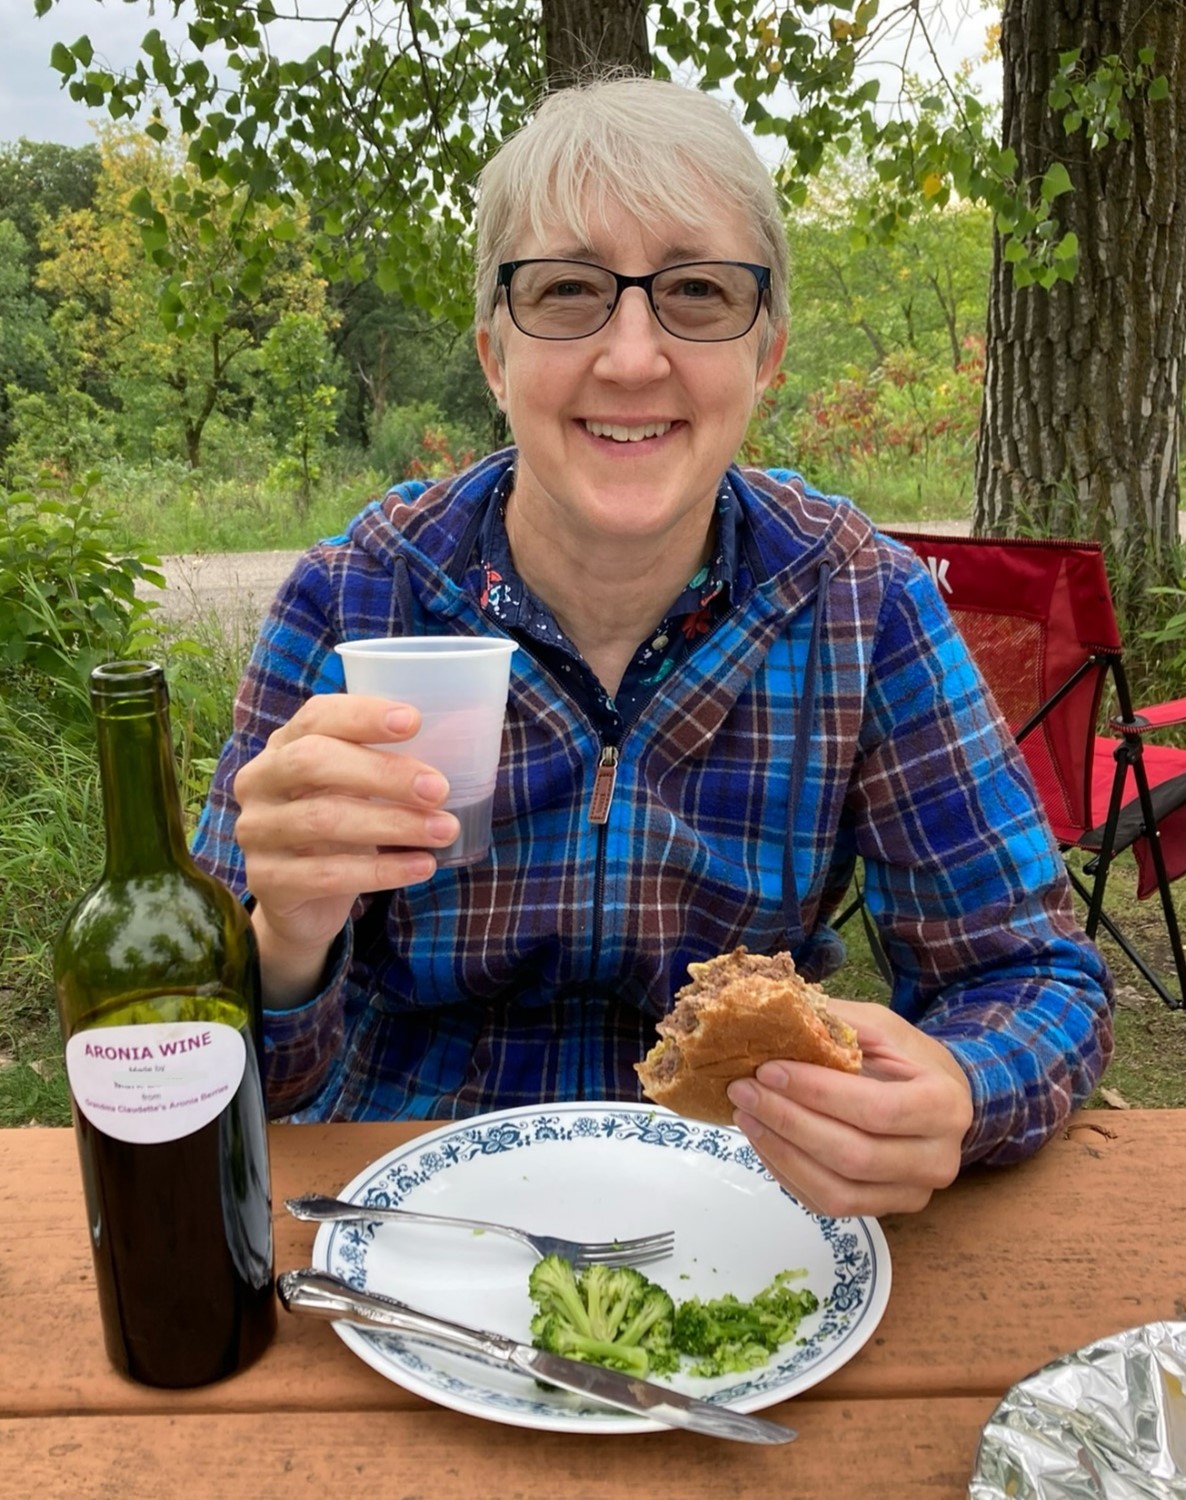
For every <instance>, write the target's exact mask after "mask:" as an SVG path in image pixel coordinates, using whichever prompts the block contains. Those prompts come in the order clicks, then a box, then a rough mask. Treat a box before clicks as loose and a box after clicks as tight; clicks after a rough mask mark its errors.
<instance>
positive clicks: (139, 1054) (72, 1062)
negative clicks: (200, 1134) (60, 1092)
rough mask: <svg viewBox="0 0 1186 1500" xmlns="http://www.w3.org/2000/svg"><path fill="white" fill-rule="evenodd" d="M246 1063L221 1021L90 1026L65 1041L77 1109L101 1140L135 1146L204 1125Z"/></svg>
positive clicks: (235, 1035) (239, 1041) (234, 1035)
mask: <svg viewBox="0 0 1186 1500" xmlns="http://www.w3.org/2000/svg"><path fill="white" fill-rule="evenodd" d="M246 1065H247V1044H246V1042H245V1041H244V1038H243V1033H242V1032H241V1031H239V1030H237V1029H236V1028H235V1027H234V1026H226V1025H223V1024H222V1022H220V1021H169V1022H148V1023H146V1024H144V1025H138V1026H94V1027H91V1028H90V1029H89V1030H87V1031H76V1032H75V1033H74V1035H73V1036H72V1037H71V1038H70V1040H69V1041H68V1042H67V1043H66V1076H67V1077H68V1078H69V1080H70V1090H71V1092H72V1093H73V1095H74V1102H75V1104H76V1105H77V1106H78V1109H79V1110H80V1111H81V1113H82V1114H83V1115H85V1116H86V1118H87V1119H88V1120H89V1121H90V1123H91V1124H92V1125H93V1126H94V1127H95V1129H96V1130H101V1131H102V1132H103V1133H104V1135H110V1136H114V1137H115V1139H116V1140H117V1141H130V1142H131V1143H132V1144H133V1145H138V1146H143V1145H152V1144H155V1143H157V1142H161V1141H176V1140H179V1139H180V1138H181V1137H182V1136H185V1135H193V1133H194V1132H195V1131H197V1130H201V1128H202V1126H203V1125H209V1123H210V1121H211V1120H214V1119H217V1118H218V1116H219V1115H220V1114H221V1113H222V1111H223V1110H224V1109H225V1108H226V1107H227V1105H228V1104H229V1103H230V1102H231V1100H232V1099H233V1098H234V1097H235V1090H236V1089H237V1088H238V1087H239V1083H240V1081H241V1080H242V1077H243V1069H244V1068H245V1067H246Z"/></svg>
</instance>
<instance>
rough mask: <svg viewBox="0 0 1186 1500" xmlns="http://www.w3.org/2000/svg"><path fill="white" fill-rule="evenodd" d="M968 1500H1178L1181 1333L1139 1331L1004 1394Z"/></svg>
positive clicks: (1164, 1326) (1185, 1449)
mask: <svg viewBox="0 0 1186 1500" xmlns="http://www.w3.org/2000/svg"><path fill="white" fill-rule="evenodd" d="M968 1500H1186V1323H1146V1324H1144V1325H1143V1326H1142V1327H1140V1328H1130V1329H1128V1330H1127V1332H1125V1333H1118V1334H1115V1335H1113V1336H1112V1337H1111V1338H1106V1339H1100V1340H1099V1342H1098V1343H1094V1344H1088V1345H1087V1346H1086V1347H1085V1348H1083V1349H1078V1350H1076V1351H1075V1353H1074V1354H1065V1355H1063V1356H1062V1358H1061V1359H1056V1360H1055V1361H1054V1362H1053V1364H1049V1365H1046V1366H1045V1367H1044V1368H1043V1369H1041V1370H1038V1371H1037V1372H1036V1373H1035V1374H1033V1375H1030V1376H1027V1377H1026V1379H1025V1380H1022V1381H1020V1382H1019V1383H1018V1384H1017V1385H1015V1386H1013V1387H1012V1389H1011V1390H1009V1391H1008V1392H1007V1394H1006V1396H1005V1399H1004V1400H1003V1401H1002V1402H1001V1404H1000V1406H998V1407H997V1409H996V1411H995V1412H993V1414H992V1416H991V1417H990V1418H989V1420H988V1424H987V1425H986V1427H985V1429H984V1433H983V1436H982V1437H981V1439H980V1447H979V1449H978V1450H977V1454H976V1470H975V1473H974V1474H973V1476H972V1483H971V1485H970V1486H969V1488H968Z"/></svg>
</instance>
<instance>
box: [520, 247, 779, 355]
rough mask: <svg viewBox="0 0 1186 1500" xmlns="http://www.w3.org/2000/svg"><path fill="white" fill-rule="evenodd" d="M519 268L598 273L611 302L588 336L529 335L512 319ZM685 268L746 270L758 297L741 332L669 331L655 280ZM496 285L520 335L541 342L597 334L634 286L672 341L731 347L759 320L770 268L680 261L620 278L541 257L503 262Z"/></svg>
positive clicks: (607, 270) (579, 263)
mask: <svg viewBox="0 0 1186 1500" xmlns="http://www.w3.org/2000/svg"><path fill="white" fill-rule="evenodd" d="M521 266H587V267H588V268H589V270H591V271H600V272H601V273H602V274H603V275H605V276H612V277H613V279H614V299H613V301H612V302H611V303H610V305H609V307H608V308H607V309H606V314H605V317H604V318H603V319H602V321H601V322H600V323H598V325H597V327H596V328H590V330H589V331H588V333H532V332H531V330H530V329H529V328H524V327H523V325H522V323H520V322H519V319H518V318H517V317H516V316H515V304H514V300H513V299H512V297H511V279H512V277H513V276H514V274H515V272H516V271H517V270H519V268H520V267H521ZM685 266H689V267H690V266H734V267H736V268H737V269H739V270H743V271H749V272H750V274H751V275H752V276H753V278H754V281H755V283H756V284H757V289H758V294H757V296H756V297H755V298H754V315H753V317H752V318H751V319H750V320H749V322H748V323H747V324H746V325H745V327H744V328H743V329H742V330H741V332H740V333H727V334H725V335H724V337H723V338H707V339H698V338H693V337H692V336H691V335H690V334H686V333H677V332H676V331H675V329H674V328H668V326H667V324H666V323H665V322H664V321H663V317H662V315H661V313H660V312H659V309H658V308H657V307H656V306H655V281H656V279H657V278H658V277H660V276H666V275H667V274H668V273H669V272H671V271H682V270H683V269H684V267H685ZM497 285H498V286H499V288H500V289H501V290H502V291H503V292H505V294H506V302H507V312H509V313H510V315H511V322H512V323H514V325H515V327H516V328H517V329H518V330H519V332H520V333H522V334H525V335H526V336H527V337H528V338H529V339H544V340H546V341H547V342H548V343H550V344H571V343H575V342H576V341H577V340H578V339H591V338H592V337H593V335H594V334H595V333H600V332H601V330H602V329H603V328H604V327H605V325H606V324H607V323H608V322H609V320H610V319H611V318H612V317H613V315H614V313H615V312H616V311H617V307H618V303H619V302H620V301H621V300H622V293H623V292H624V291H626V290H627V289H628V288H629V287H632V286H636V287H639V288H641V290H642V291H644V292H645V293H646V299H647V302H648V303H649V304H650V309H651V312H652V313H653V314H654V317H655V322H656V323H658V325H659V327H660V328H662V330H663V331H664V333H669V334H670V335H671V336H672V338H675V339H682V340H683V341H684V342H685V343H687V344H731V343H732V342H733V341H734V340H735V339H743V338H744V337H745V336H746V334H747V333H748V332H749V331H750V329H751V328H752V327H753V326H754V324H755V323H756V322H757V321H758V315H759V314H760V313H761V311H762V306H763V304H764V303H765V301H766V298H767V297H768V295H769V293H770V267H769V266H758V265H754V264H753V263H752V262H750V261H748V260H681V261H677V262H676V263H675V265H673V266H660V267H659V269H658V270H657V271H651V272H650V274H649V275H647V276H622V275H621V274H619V272H617V271H611V270H610V268H609V267H608V266H599V265H598V264H597V262H596V261H593V260H573V259H572V258H571V257H569V256H564V255H541V256H533V257H529V258H528V259H527V260H504V261H502V262H501V264H500V265H499V267H498V280H497Z"/></svg>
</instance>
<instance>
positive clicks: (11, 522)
mask: <svg viewBox="0 0 1186 1500" xmlns="http://www.w3.org/2000/svg"><path fill="white" fill-rule="evenodd" d="M93 482H94V476H92V477H91V478H88V479H83V480H79V481H76V482H75V483H72V484H70V485H68V486H67V485H63V484H61V483H60V482H57V481H55V480H53V479H52V478H51V477H50V476H45V477H43V478H42V480H41V481H40V483H39V484H38V486H37V488H36V489H27V490H18V491H15V492H13V493H11V494H10V493H7V492H5V491H4V490H0V510H2V512H3V525H2V526H0V674H4V675H5V676H9V675H10V674H12V673H13V672H24V671H29V672H32V673H34V674H36V675H37V676H40V677H42V678H44V679H45V680H46V682H47V683H48V684H49V685H51V686H52V688H53V690H54V693H55V694H57V695H60V697H61V699H62V701H63V702H65V703H66V704H69V703H71V702H73V701H75V700H76V699H77V697H78V694H79V692H80V690H81V685H82V684H83V683H84V682H85V679H86V677H87V675H88V673H89V672H90V669H91V668H92V667H93V666H95V665H96V664H97V663H98V662H99V661H104V660H107V659H109V658H111V657H115V656H123V655H126V654H129V653H132V652H135V651H136V650H143V649H145V647H146V646H151V644H152V643H153V640H154V637H155V632H154V631H153V629H152V626H151V614H152V608H151V606H150V605H149V604H147V603H145V601H144V600H142V599H140V598H139V597H137V594H136V584H137V583H139V582H147V583H157V584H161V583H163V581H164V580H163V577H162V575H161V574H160V573H159V572H158V571H156V569H157V565H158V559H157V558H156V557H155V556H153V555H152V554H151V553H148V552H146V551H140V550H129V551H127V552H124V553H121V552H120V551H119V550H118V548H117V547H116V546H115V544H114V534H115V520H114V517H113V516H112V515H110V514H109V513H105V512H103V511H100V510H98V509H97V508H96V507H95V504H94V502H93V499H92V497H91V494H90V490H91V486H92V484H93Z"/></svg>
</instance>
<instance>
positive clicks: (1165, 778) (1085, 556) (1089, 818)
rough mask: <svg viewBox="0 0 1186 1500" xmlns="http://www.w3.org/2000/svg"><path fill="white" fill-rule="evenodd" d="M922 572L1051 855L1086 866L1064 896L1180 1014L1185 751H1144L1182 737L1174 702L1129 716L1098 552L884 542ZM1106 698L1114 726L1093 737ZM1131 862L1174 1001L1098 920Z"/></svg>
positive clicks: (1185, 965)
mask: <svg viewBox="0 0 1186 1500" xmlns="http://www.w3.org/2000/svg"><path fill="white" fill-rule="evenodd" d="M887 534H888V535H890V536H892V537H894V538H896V540H898V541H899V542H903V543H905V545H906V546H908V547H910V548H911V549H912V550H913V551H914V552H916V553H917V554H918V556H919V557H921V558H922V560H923V561H924V562H925V563H926V565H927V567H928V568H929V569H930V572H931V576H932V577H933V579H934V580H935V584H936V586H937V588H938V589H939V592H940V594H941V595H942V596H943V598H944V600H945V601H946V603H947V606H948V608H949V609H950V610H951V613H952V616H953V617H954V619H955V622H956V624H957V625H958V627H959V629H960V632H961V634H962V635H963V637H964V639H965V641H966V642H967V644H968V649H969V651H970V652H971V654H972V657H973V658H974V660H975V661H976V663H977V665H978V666H979V667H980V670H981V672H982V673H983V675H984V677H985V678H986V680H987V682H988V685H989V687H990V688H991V689H992V692H993V695H994V697H995V698H996V700H997V703H998V704H999V705H1000V708H1001V711H1002V713H1003V714H1004V716H1005V718H1006V719H1007V721H1008V723H1009V727H1010V729H1011V730H1012V731H1013V734H1014V735H1015V736H1016V738H1017V741H1018V743H1019V744H1020V746H1021V749H1022V753H1023V754H1024V755H1025V758H1026V761H1027V762H1028V764H1029V768H1030V772H1031V774H1032V776H1033V778H1034V782H1035V784H1036V786H1037V789H1038V793H1039V796H1040V797H1041V799H1042V803H1043V806H1044V807H1045V809H1046V814H1047V816H1048V818H1049V819H1050V825H1051V828H1052V830H1053V832H1054V836H1055V838H1057V840H1058V842H1059V845H1060V847H1061V848H1062V850H1063V852H1064V854H1065V853H1067V852H1068V851H1069V850H1071V849H1081V850H1084V851H1086V852H1087V854H1088V855H1089V858H1088V859H1087V861H1086V862H1085V863H1084V865H1083V871H1082V874H1080V873H1079V872H1078V871H1076V870H1075V868H1074V867H1073V866H1072V865H1068V872H1069V874H1070V878H1071V883H1072V884H1073V886H1074V887H1075V889H1076V890H1077V891H1078V893H1079V895H1080V896H1081V897H1082V898H1083V900H1084V901H1085V902H1086V903H1087V920H1086V922H1085V923H1084V927H1085V930H1086V932H1087V935H1088V936H1089V937H1092V938H1094V937H1095V934H1096V931H1097V929H1098V928H1099V927H1103V929H1104V931H1105V932H1107V933H1108V934H1109V935H1110V936H1111V938H1112V939H1113V940H1114V941H1115V942H1116V943H1117V944H1118V945H1119V947H1120V948H1121V950H1122V951H1123V952H1124V953H1125V954H1126V956H1127V957H1128V958H1129V959H1130V960H1131V961H1132V963H1133V964H1134V965H1135V966H1136V968H1137V969H1138V970H1139V971H1140V973H1141V974H1142V976H1143V977H1144V978H1145V979H1146V981H1147V982H1148V983H1149V984H1150V985H1152V987H1153V988H1154V990H1156V992H1157V994H1158V995H1160V997H1161V998H1162V1000H1164V1001H1165V1003H1166V1004H1167V1005H1169V1006H1171V1007H1172V1008H1174V1009H1181V1008H1182V1007H1183V1005H1184V1004H1186V959H1184V958H1183V951H1182V937H1181V931H1180V928H1179V924H1178V917H1177V913H1176V911H1175V909H1174V899H1173V891H1172V889H1171V884H1172V882H1173V881H1175V880H1177V879H1178V877H1179V876H1180V875H1182V874H1184V873H1186V750H1179V749H1177V748H1175V747H1172V746H1165V745H1156V744H1151V743H1149V742H1148V740H1149V736H1150V735H1151V734H1152V733H1153V732H1154V731H1156V730H1158V729H1163V728H1165V727H1166V726H1168V725H1172V724H1182V723H1186V699H1178V700H1177V701H1175V702H1172V703H1159V704H1157V705H1155V706H1153V707H1148V708H1142V709H1140V710H1139V711H1137V710H1134V707H1133V702H1132V696H1131V694H1130V692H1129V686H1128V679H1127V677H1126V676H1125V671H1124V661H1123V656H1124V647H1123V643H1122V641H1121V639H1120V633H1119V630H1118V628H1117V624H1116V616H1115V613H1114V611H1113V608H1112V593H1111V590H1110V589H1109V587H1108V577H1107V573H1106V571H1105V567H1104V559H1103V552H1102V549H1101V547H1100V546H1099V544H1098V543H1097V542H1070V541H1044V540H1029V539H1021V538H1000V537H952V536H934V535H926V534H914V533H908V532H903V531H894V530H892V529H890V530H889V531H888V533H887ZM1105 688H1110V690H1111V692H1110V703H1109V706H1114V709H1115V712H1114V713H1113V714H1112V715H1111V717H1110V718H1109V720H1108V724H1107V728H1108V729H1109V730H1110V734H1108V735H1100V734H1099V733H1098V732H1097V731H1098V729H1099V728H1100V717H1099V716H1100V708H1101V702H1102V700H1103V698H1104V693H1105ZM1125 849H1131V850H1132V851H1133V854H1134V856H1135V858H1136V862H1137V869H1138V881H1137V894H1138V896H1140V897H1141V898H1145V897H1147V896H1151V895H1153V894H1154V893H1155V892H1156V893H1157V894H1158V895H1159V897H1160V899H1161V909H1162V913H1163V915H1164V919H1165V928H1166V934H1167V937H1168V939H1169V947H1170V952H1171V954H1172V955H1173V961H1174V966H1175V968H1176V970H1177V984H1178V988H1177V993H1176V994H1174V993H1172V992H1171V991H1170V990H1169V989H1167V988H1166V986H1165V984H1164V983H1163V982H1162V980H1161V979H1160V978H1159V977H1158V976H1157V975H1156V974H1155V973H1154V972H1153V970H1152V968H1151V967H1150V965H1149V963H1148V962H1147V961H1146V959H1145V958H1144V957H1142V955H1141V954H1140V952H1139V951H1138V950H1137V948H1136V946H1135V945H1134V943H1133V941H1132V939H1131V938H1130V937H1128V936H1127V935H1126V934H1125V933H1124V932H1122V931H1121V929H1120V927H1119V926H1118V924H1117V922H1116V921H1115V919H1114V918H1113V917H1112V916H1110V915H1109V913H1108V912H1107V911H1106V910H1105V907H1104V897H1105V894H1106V891H1107V883H1108V872H1109V870H1110V868H1111V865H1112V861H1113V859H1114V858H1115V857H1116V855H1117V854H1120V853H1122V852H1123V851H1124V850H1125Z"/></svg>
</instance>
